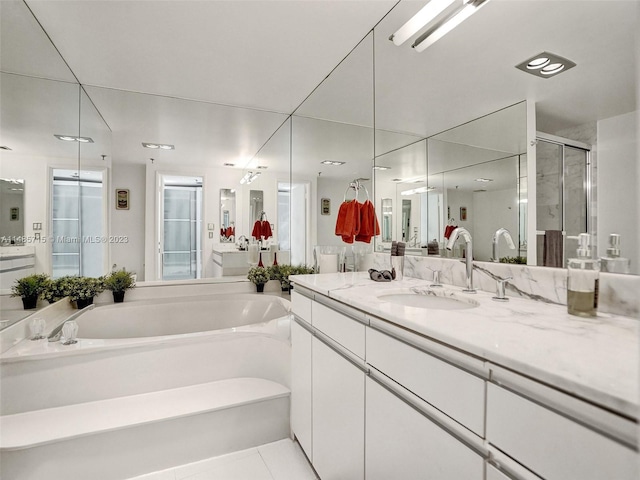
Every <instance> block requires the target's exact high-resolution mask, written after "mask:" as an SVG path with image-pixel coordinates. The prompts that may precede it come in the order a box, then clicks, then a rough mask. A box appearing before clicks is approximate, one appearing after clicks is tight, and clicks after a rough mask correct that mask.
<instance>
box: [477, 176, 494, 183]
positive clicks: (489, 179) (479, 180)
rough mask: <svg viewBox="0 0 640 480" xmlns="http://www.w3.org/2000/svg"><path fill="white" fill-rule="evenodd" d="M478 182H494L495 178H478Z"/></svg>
mask: <svg viewBox="0 0 640 480" xmlns="http://www.w3.org/2000/svg"><path fill="white" fill-rule="evenodd" d="M476 182H482V183H487V182H493V178H482V177H480V178H476Z"/></svg>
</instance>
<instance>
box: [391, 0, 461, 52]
mask: <svg viewBox="0 0 640 480" xmlns="http://www.w3.org/2000/svg"><path fill="white" fill-rule="evenodd" d="M454 1H455V0H431V1H430V2H429V3H427V4H426V5H425V6H424V7H422V9H421V10H420V11H419V12H418V13H416V14H415V15H414V16H413V17H411V18H410V19H409V20H408V21H407V23H405V24H404V25H403V26H402V27H400V28H399V29H398V31H397V32H396V33H394V34H393V35H391V36H390V37H389V40H391V41H392V42H393V43H394V45H396V46H398V47H399V46H400V45H402V44H403V43H404V42H406V41H407V40H409V38H411V37H412V36H413V35H415V34H416V33H418V31H419V30H421V29H422V28H423V27H424V26H425V25H427V24H428V23H429V22H432V21H433V20H435V18H436V17H437V16H438V15H440V14H441V13H442V12H444V11H445V10H446V9H447V7H449V5H451V4H452V3H453V2H454Z"/></svg>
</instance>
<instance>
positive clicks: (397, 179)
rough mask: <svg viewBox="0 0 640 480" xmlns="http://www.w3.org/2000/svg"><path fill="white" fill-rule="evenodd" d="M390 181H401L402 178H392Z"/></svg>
mask: <svg viewBox="0 0 640 480" xmlns="http://www.w3.org/2000/svg"><path fill="white" fill-rule="evenodd" d="M391 181H392V182H401V181H402V179H401V178H392V179H391Z"/></svg>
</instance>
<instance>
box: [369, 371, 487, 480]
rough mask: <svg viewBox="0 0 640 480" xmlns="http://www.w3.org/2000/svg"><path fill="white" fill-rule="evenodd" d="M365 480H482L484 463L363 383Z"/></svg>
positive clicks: (397, 401)
mask: <svg viewBox="0 0 640 480" xmlns="http://www.w3.org/2000/svg"><path fill="white" fill-rule="evenodd" d="M366 385H367V406H366V425H367V428H366V446H367V450H366V455H365V458H366V472H367V480H378V479H379V480H389V479H392V478H401V479H403V480H412V479H443V480H444V479H464V480H482V479H483V478H484V459H483V458H482V457H481V456H480V455H478V454H477V453H475V452H474V451H473V450H471V449H470V448H469V447H467V446H466V445H464V444H463V443H461V442H460V441H458V440H457V439H456V438H455V437H453V436H451V435H450V434H449V433H447V432H445V431H444V430H442V429H441V428H440V427H438V426H437V425H436V424H435V423H433V422H431V420H429V419H428V418H426V417H424V416H423V415H422V414H420V413H419V412H418V411H416V410H415V409H413V408H412V407H411V406H409V405H407V404H406V403H405V402H403V401H402V400H400V399H399V398H397V397H396V396H395V395H393V394H392V393H391V392H389V391H388V390H386V389H385V388H383V387H382V386H380V385H379V384H378V383H377V382H375V381H374V380H371V379H370V378H367V383H366Z"/></svg>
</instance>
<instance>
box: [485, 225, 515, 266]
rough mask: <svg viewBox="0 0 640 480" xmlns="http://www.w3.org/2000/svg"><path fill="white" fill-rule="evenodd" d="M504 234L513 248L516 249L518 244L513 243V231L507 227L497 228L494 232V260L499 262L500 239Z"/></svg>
mask: <svg viewBox="0 0 640 480" xmlns="http://www.w3.org/2000/svg"><path fill="white" fill-rule="evenodd" d="M501 235H504V239H505V240H506V241H507V245H508V246H509V248H510V249H511V250H515V249H516V245H515V244H514V243H513V238H511V233H509V230H507V229H506V228H499V229H498V230H496V233H494V234H493V256H492V258H491V259H492V260H493V261H494V262H498V240H500V236H501Z"/></svg>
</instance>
